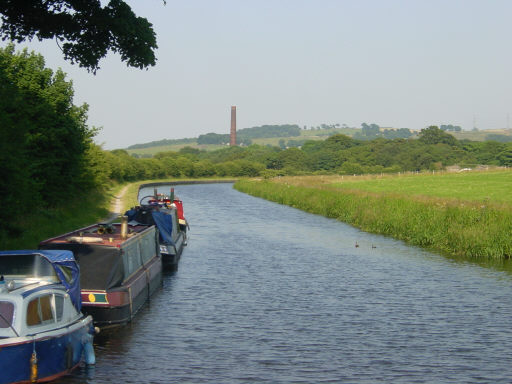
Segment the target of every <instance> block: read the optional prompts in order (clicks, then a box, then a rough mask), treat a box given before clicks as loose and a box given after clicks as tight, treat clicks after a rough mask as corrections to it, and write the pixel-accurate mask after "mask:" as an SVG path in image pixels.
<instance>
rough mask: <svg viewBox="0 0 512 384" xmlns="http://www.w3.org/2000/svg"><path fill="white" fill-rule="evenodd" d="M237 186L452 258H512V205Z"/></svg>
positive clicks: (248, 183) (250, 183)
mask: <svg viewBox="0 0 512 384" xmlns="http://www.w3.org/2000/svg"><path fill="white" fill-rule="evenodd" d="M235 188H236V189H237V190H239V191H241V192H245V193H248V194H251V195H253V196H258V197H262V198H265V199H268V200H271V201H275V202H277V203H280V204H285V205H289V206H292V207H295V208H299V209H302V210H304V211H307V212H311V213H316V214H320V215H323V216H326V217H330V218H335V219H338V220H340V221H343V222H346V223H349V224H351V225H353V226H355V227H358V228H360V229H362V230H364V231H367V232H372V233H378V234H383V235H386V236H391V237H394V238H396V239H401V240H404V241H405V242H407V243H409V244H413V245H417V246H421V247H425V248H429V249H432V250H435V251H438V252H441V253H443V254H446V255H451V256H463V257H465V258H470V259H506V258H510V257H511V256H512V207H511V206H510V205H508V204H485V203H482V202H475V201H461V200H453V199H448V200H446V199H441V198H428V197H425V196H418V197H411V196H406V195H396V194H383V193H376V192H367V191H362V190H353V189H351V190H339V189H332V188H324V189H321V188H319V187H316V188H315V187H311V186H309V187H307V186H295V185H291V184H286V183H282V182H273V181H264V180H241V181H239V182H237V183H236V184H235Z"/></svg>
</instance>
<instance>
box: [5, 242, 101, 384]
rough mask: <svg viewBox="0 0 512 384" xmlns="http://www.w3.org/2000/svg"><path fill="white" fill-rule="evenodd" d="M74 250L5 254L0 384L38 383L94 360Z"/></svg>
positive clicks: (90, 320) (91, 328) (8, 252)
mask: <svg viewBox="0 0 512 384" xmlns="http://www.w3.org/2000/svg"><path fill="white" fill-rule="evenodd" d="M93 333H94V328H93V326H92V318H91V316H84V315H83V314H82V313H81V298H80V278H79V268H78V265H77V263H76V261H75V258H74V257H73V253H72V252H70V251H51V250H49V251H46V250H45V251H2V252H0V384H5V383H39V382H43V381H49V380H53V379H56V378H58V377H60V376H63V375H66V374H68V373H69V372H71V370H73V369H74V368H75V367H77V366H78V365H79V364H80V362H81V361H82V356H83V355H85V362H86V363H87V364H94V363H95V358H94V349H93V346H92V339H93Z"/></svg>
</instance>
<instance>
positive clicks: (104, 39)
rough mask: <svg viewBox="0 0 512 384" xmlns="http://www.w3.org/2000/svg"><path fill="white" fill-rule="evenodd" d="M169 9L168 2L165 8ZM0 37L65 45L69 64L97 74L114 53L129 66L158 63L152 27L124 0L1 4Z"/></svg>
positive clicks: (13, 0) (29, 0) (24, 0)
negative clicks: (47, 40) (47, 41)
mask: <svg viewBox="0 0 512 384" xmlns="http://www.w3.org/2000/svg"><path fill="white" fill-rule="evenodd" d="M164 3H165V2H164ZM0 15H1V18H0V20H1V22H2V24H1V25H0V37H1V38H2V40H12V41H15V42H22V41H25V40H32V39H33V38H34V37H36V38H38V39H39V40H43V39H53V38H55V39H56V40H59V41H61V42H62V46H61V49H62V52H63V53H64V58H65V59H66V60H69V61H70V62H71V63H77V64H78V65H79V66H80V67H84V68H86V69H87V70H88V71H92V72H96V70H97V69H99V62H100V60H101V59H102V58H103V57H105V56H106V55H107V53H108V52H109V51H111V52H115V53H118V54H119V55H120V56H121V60H123V61H125V62H126V64H127V65H128V66H131V67H136V68H140V69H143V68H147V67H149V66H154V65H155V62H156V58H155V53H154V51H155V50H156V48H157V44H156V35H155V32H154V31H153V26H152V24H151V23H150V22H149V21H148V20H147V19H145V18H143V17H138V16H137V15H135V14H134V13H133V11H132V10H131V8H130V6H129V5H128V4H126V3H125V2H124V1H123V0H110V1H109V3H108V5H106V6H104V7H102V5H101V2H100V1H99V0H0Z"/></svg>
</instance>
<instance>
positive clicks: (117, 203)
mask: <svg viewBox="0 0 512 384" xmlns="http://www.w3.org/2000/svg"><path fill="white" fill-rule="evenodd" d="M127 189H128V185H126V186H124V187H123V189H121V191H119V193H118V194H117V196H114V198H113V199H112V203H111V205H110V215H109V216H108V217H107V218H106V219H105V221H106V222H109V223H111V222H113V221H115V220H117V218H118V217H119V216H120V215H121V210H122V208H123V204H122V199H123V196H124V195H125V193H126V190H127Z"/></svg>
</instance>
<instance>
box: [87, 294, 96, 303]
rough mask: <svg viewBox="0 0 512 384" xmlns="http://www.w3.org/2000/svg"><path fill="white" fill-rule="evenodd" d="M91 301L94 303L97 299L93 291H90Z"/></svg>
mask: <svg viewBox="0 0 512 384" xmlns="http://www.w3.org/2000/svg"><path fill="white" fill-rule="evenodd" d="M89 301H90V302H91V303H94V302H95V301H96V296H94V295H93V294H92V293H89Z"/></svg>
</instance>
